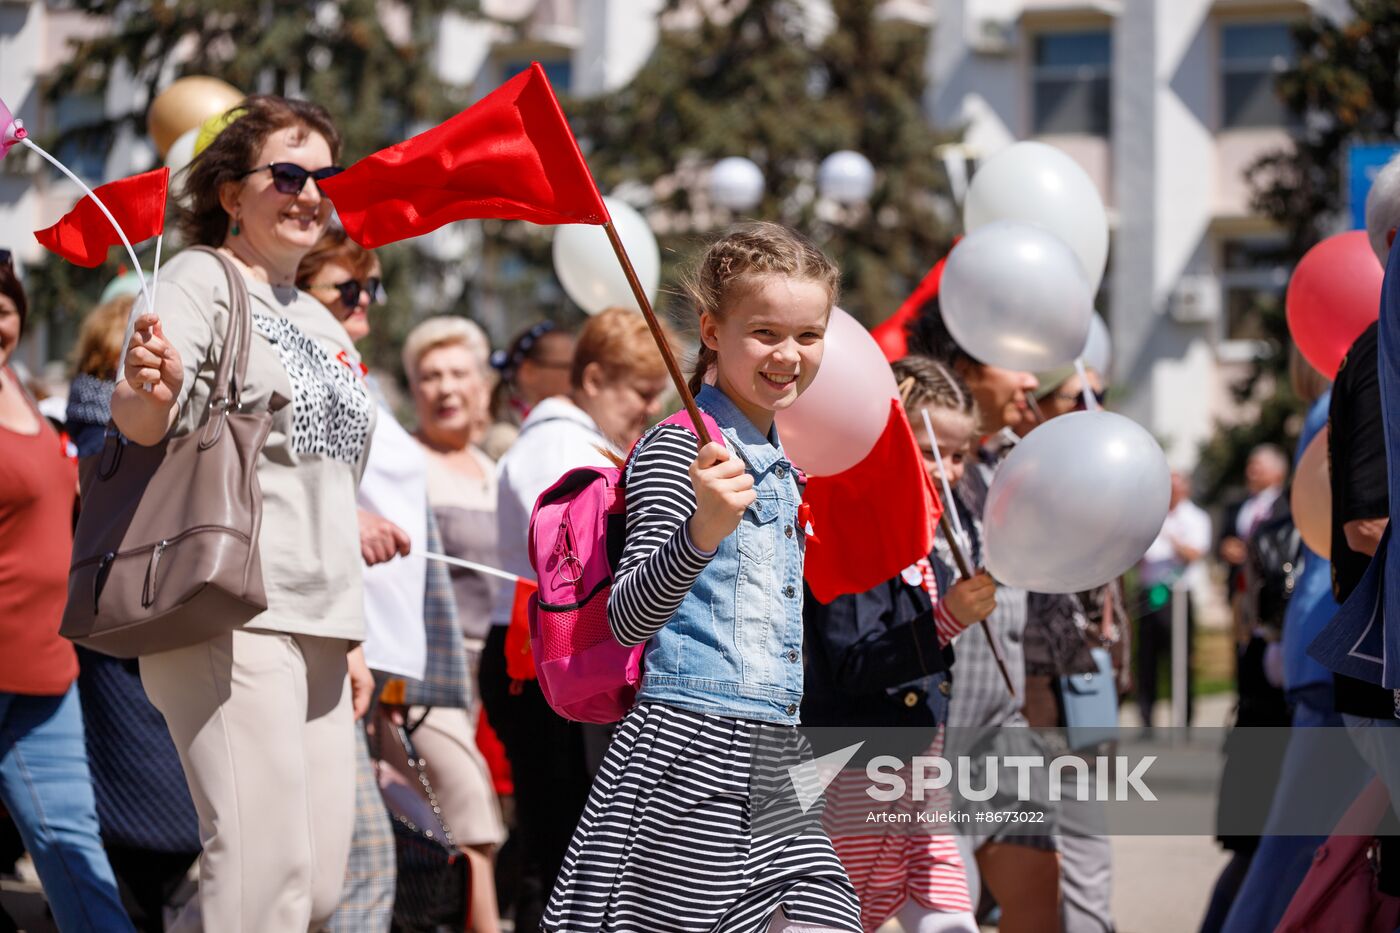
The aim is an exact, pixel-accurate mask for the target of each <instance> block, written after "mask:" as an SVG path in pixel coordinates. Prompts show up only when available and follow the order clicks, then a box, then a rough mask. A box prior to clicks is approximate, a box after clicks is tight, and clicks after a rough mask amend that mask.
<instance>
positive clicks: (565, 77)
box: [501, 58, 574, 94]
mask: <svg viewBox="0 0 1400 933" xmlns="http://www.w3.org/2000/svg"><path fill="white" fill-rule="evenodd" d="M529 67H530V59H525V60H523V61H507V62H503V63H502V64H501V83H502V84H504V83H505V82H507V81H509V80H510V79H511V78H513V77H515V76H516V75H518V74H520V72H522V71H524V70H526V69H527V68H529ZM540 67H542V68H544V76H545V77H546V78H548V79H549V83H550V84H551V85H553V86H554V92H555V93H556V94H568V93H569V92H570V90H572V88H573V83H574V63H573V62H572V61H570V60H569V59H567V58H565V59H562V60H555V61H541V62H540Z"/></svg>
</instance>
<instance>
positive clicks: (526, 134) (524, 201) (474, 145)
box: [320, 62, 609, 249]
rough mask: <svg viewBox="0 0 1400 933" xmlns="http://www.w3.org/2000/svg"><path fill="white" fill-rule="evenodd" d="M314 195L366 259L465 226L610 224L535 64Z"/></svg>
mask: <svg viewBox="0 0 1400 933" xmlns="http://www.w3.org/2000/svg"><path fill="white" fill-rule="evenodd" d="M320 186H321V190H322V191H323V192H324V193H325V194H326V196H327V197H329V198H330V199H331V200H332V201H333V202H335V208H336V211H337V212H338V213H339V214H340V222H341V223H342V224H343V225H344V226H345V232H346V233H348V234H350V237H351V239H353V240H354V241H355V242H356V243H359V244H360V245H361V246H363V247H365V248H367V249H372V248H374V247H376V246H383V245H384V244H386V243H393V242H395V241H397V240H402V239H405V238H407V237H413V236H419V235H420V234H424V233H428V232H430V231H432V230H436V229H437V228H438V227H441V226H442V225H443V224H446V223H451V222H452V221H454V220H467V219H470V218H482V217H493V218H498V219H501V220H528V221H530V222H532V223H537V224H602V223H606V222H607V221H608V219H609V218H608V209H607V208H606V207H604V206H603V198H602V195H600V194H599V193H598V187H597V185H595V184H594V183H593V176H592V175H591V174H590V173H589V171H588V165H587V163H585V162H584V161H583V154H582V153H581V152H579V148H578V142H577V141H576V140H575V139H574V134H573V133H572V132H571V131H570V129H569V124H568V122H567V121H566V120H565V119H564V112H563V111H562V110H560V109H559V101H558V100H557V99H556V98H555V96H554V90H553V88H551V87H550V86H549V79H548V78H546V77H545V75H544V69H543V68H541V67H540V65H539V62H536V63H534V64H533V65H531V66H530V68H529V69H528V70H527V71H523V72H521V73H520V74H519V75H516V76H515V77H514V78H511V79H510V80H509V81H507V82H506V83H505V84H502V85H501V86H500V87H498V88H497V89H496V90H494V91H492V92H491V93H490V94H488V95H486V96H485V97H484V98H482V99H481V100H480V101H479V102H477V103H476V104H474V105H472V106H471V107H468V108H467V109H466V110H463V111H462V112H461V113H459V114H457V116H455V117H453V118H452V119H450V120H448V121H447V122H446V123H443V124H441V125H439V126H436V127H434V128H433V129H431V130H428V131H427V132H426V133H420V134H419V135H417V136H415V137H413V138H412V139H407V140H404V141H403V142H401V143H399V144H398V145H395V146H390V147H389V148H388V149H381V150H379V151H378V152H376V153H374V154H373V155H370V156H366V157H365V158H363V159H361V160H360V161H358V162H356V163H355V164H354V165H352V166H350V168H348V169H346V170H345V171H344V172H341V173H340V174H339V175H336V176H335V177H333V178H327V179H326V180H325V181H324V182H321V183H320Z"/></svg>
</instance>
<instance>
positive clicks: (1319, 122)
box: [1202, 0, 1400, 493]
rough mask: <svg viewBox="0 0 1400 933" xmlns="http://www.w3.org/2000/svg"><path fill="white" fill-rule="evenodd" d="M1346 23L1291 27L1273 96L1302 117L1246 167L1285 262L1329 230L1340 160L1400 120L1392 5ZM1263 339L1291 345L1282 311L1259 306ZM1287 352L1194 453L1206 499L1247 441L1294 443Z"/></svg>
mask: <svg viewBox="0 0 1400 933" xmlns="http://www.w3.org/2000/svg"><path fill="white" fill-rule="evenodd" d="M1348 6H1349V8H1350V10H1349V12H1350V16H1349V18H1348V19H1347V20H1346V21H1344V22H1338V21H1334V20H1332V19H1330V18H1328V17H1326V16H1323V15H1322V14H1320V13H1319V14H1314V15H1312V16H1311V17H1309V18H1308V19H1306V20H1304V21H1302V22H1301V23H1299V24H1298V26H1297V27H1295V29H1294V41H1295V43H1296V47H1297V51H1298V55H1297V62H1296V63H1295V64H1294V66H1293V67H1292V68H1290V69H1289V70H1288V71H1286V72H1284V73H1282V74H1280V75H1279V78H1278V84H1277V88H1278V93H1279V95H1280V96H1281V97H1282V99H1283V100H1284V102H1285V103H1286V104H1287V105H1288V107H1289V109H1290V110H1292V111H1293V112H1294V113H1295V114H1297V115H1298V116H1299V117H1300V118H1302V127H1301V129H1300V130H1299V131H1298V133H1297V134H1296V138H1295V140H1294V142H1293V144H1292V145H1290V146H1288V147H1286V148H1283V149H1280V150H1279V151H1276V152H1271V153H1268V154H1266V155H1265V156H1263V157H1262V158H1261V159H1259V160H1258V161H1257V162H1256V163H1255V164H1254V165H1253V166H1251V167H1250V169H1249V179H1250V183H1251V186H1252V188H1253V192H1254V207H1255V209H1256V210H1258V211H1259V212H1261V213H1263V214H1264V215H1265V216H1267V217H1269V218H1271V219H1273V220H1274V221H1276V222H1277V223H1278V224H1279V225H1280V226H1281V227H1282V228H1283V230H1284V231H1285V234H1286V244H1285V247H1284V253H1285V258H1286V259H1287V260H1288V261H1290V262H1296V261H1297V260H1298V259H1299V258H1301V257H1302V255H1303V253H1305V252H1307V250H1308V249H1309V248H1310V247H1311V246H1313V244H1315V243H1317V242H1318V241H1319V240H1321V239H1322V238H1323V237H1324V236H1326V235H1327V234H1328V233H1331V232H1333V231H1334V230H1335V229H1336V223H1337V218H1338V214H1339V212H1340V211H1341V209H1342V208H1343V206H1344V205H1343V199H1344V192H1343V178H1342V170H1343V166H1342V163H1343V159H1344V157H1345V151H1346V147H1347V145H1348V144H1349V143H1353V142H1373V141H1388V140H1393V139H1395V138H1396V128H1397V123H1398V122H1400V71H1397V69H1396V62H1397V61H1400V4H1396V3H1395V2H1393V0H1349V4H1348ZM1261 312H1262V314H1261V317H1262V320H1263V323H1264V325H1265V326H1266V328H1267V332H1268V336H1269V339H1270V342H1271V343H1272V344H1273V345H1274V346H1275V347H1278V348H1284V347H1287V346H1288V345H1289V343H1290V339H1289V336H1288V325H1287V322H1286V321H1285V319H1284V313H1283V307H1282V305H1281V304H1280V305H1276V306H1269V307H1266V308H1261ZM1287 366H1288V361H1287V354H1286V353H1284V352H1275V353H1273V354H1272V355H1270V356H1267V357H1265V358H1263V359H1260V360H1258V361H1257V362H1256V363H1255V365H1254V366H1253V368H1252V371H1251V372H1250V374H1249V375H1248V376H1247V377H1246V378H1245V379H1244V380H1243V381H1241V383H1240V384H1239V385H1237V386H1235V387H1234V392H1235V394H1236V397H1237V398H1239V399H1241V400H1253V401H1254V402H1256V403H1257V404H1258V406H1259V414H1258V417H1256V418H1253V419H1250V420H1249V421H1247V422H1246V423H1243V424H1239V425H1234V426H1229V427H1222V428H1221V429H1220V430H1219V431H1218V432H1217V433H1216V436H1215V437H1214V438H1213V439H1212V440H1211V441H1210V443H1209V444H1208V445H1207V446H1206V448H1205V450H1204V451H1203V458H1202V468H1203V473H1204V478H1205V479H1206V481H1207V486H1208V489H1209V491H1210V492H1211V493H1218V492H1219V490H1220V489H1221V488H1222V487H1223V486H1224V485H1225V484H1226V483H1228V482H1231V481H1233V480H1235V479H1236V478H1237V477H1239V476H1240V475H1242V473H1243V470H1244V461H1245V459H1246V457H1247V456H1248V454H1249V450H1250V448H1251V447H1253V446H1254V444H1256V443H1259V442H1262V441H1278V440H1280V439H1287V440H1289V441H1290V442H1291V441H1292V440H1293V439H1294V438H1296V436H1297V431H1298V423H1299V420H1300V419H1299V418H1298V415H1299V413H1300V412H1301V409H1302V404H1301V403H1300V402H1299V401H1298V399H1297V398H1296V397H1295V396H1294V394H1293V392H1292V390H1291V388H1290V387H1289V384H1288V374H1287Z"/></svg>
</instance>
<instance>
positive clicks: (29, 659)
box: [0, 372, 78, 696]
mask: <svg viewBox="0 0 1400 933" xmlns="http://www.w3.org/2000/svg"><path fill="white" fill-rule="evenodd" d="M0 380H3V382H4V387H3V388H0V392H14V391H15V390H16V389H17V388H18V386H19V381H18V380H17V379H14V378H13V374H10V378H8V379H6V372H0ZM30 410H31V411H33V412H34V417H35V418H37V419H38V420H39V431H38V433H37V434H20V433H18V432H16V431H12V430H10V429H9V428H6V427H0V692H5V693H24V694H30V695H33V696H59V695H61V694H63V693H64V692H66V691H67V690H68V687H69V686H70V685H71V684H72V683H73V679H74V678H75V677H77V676H78V657H77V655H76V654H75V653H74V651H73V646H72V645H71V644H70V643H69V642H68V641H67V639H64V638H62V637H60V636H59V634H58V624H59V622H60V621H62V619H63V606H64V604H65V603H66V602H67V601H68V564H69V562H70V559H71V557H72V552H73V501H74V498H75V497H76V496H77V488H78V468H77V466H76V465H75V464H74V463H73V461H71V460H69V459H68V456H67V452H66V451H65V450H64V449H63V444H62V442H61V441H60V440H59V437H58V435H57V434H56V433H55V432H54V430H53V428H52V427H50V426H49V422H48V420H47V419H46V418H44V416H43V415H41V414H39V411H38V409H37V408H35V407H34V406H33V404H31V405H30Z"/></svg>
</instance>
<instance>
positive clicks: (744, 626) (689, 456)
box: [544, 224, 861, 933]
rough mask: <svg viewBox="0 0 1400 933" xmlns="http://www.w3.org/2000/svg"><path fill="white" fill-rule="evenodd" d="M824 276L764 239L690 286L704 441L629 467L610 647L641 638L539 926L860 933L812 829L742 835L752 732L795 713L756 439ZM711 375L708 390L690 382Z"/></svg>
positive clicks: (791, 569) (840, 873)
mask: <svg viewBox="0 0 1400 933" xmlns="http://www.w3.org/2000/svg"><path fill="white" fill-rule="evenodd" d="M838 286H839V273H838V272H837V269H836V267H835V266H834V265H833V264H832V263H831V261H830V260H829V259H827V258H826V257H825V256H824V255H822V253H821V252H820V251H819V250H818V249H817V248H816V247H814V246H813V245H812V244H811V243H809V242H808V241H807V240H805V239H803V238H802V237H800V236H799V235H797V234H795V233H793V232H791V231H789V230H786V229H785V228H783V227H779V226H776V225H773V224H754V225H751V226H745V227H742V228H739V229H737V230H736V231H734V232H732V233H730V234H728V235H726V236H724V237H723V238H721V239H720V240H718V241H717V242H715V243H714V244H713V245H712V246H711V247H710V248H709V250H708V251H707V252H706V253H705V254H704V256H703V258H702V259H701V261H700V264H699V267H698V269H697V270H696V272H695V273H694V274H693V276H692V278H691V281H690V283H689V287H688V291H689V293H690V296H691V298H692V299H693V300H694V302H695V305H696V307H697V309H698V311H699V315H700V340H701V343H702V344H703V347H702V349H701V352H700V357H699V360H698V362H697V366H696V370H695V375H694V377H693V379H692V381H691V388H692V390H693V391H695V395H696V402H697V403H698V405H699V406H700V408H701V409H702V410H703V411H704V412H705V413H706V414H708V415H709V416H710V417H711V418H713V420H714V422H715V423H716V424H717V425H718V427H719V428H720V432H721V434H722V436H716V437H714V438H713V443H710V444H707V445H706V446H705V447H704V448H703V449H701V450H700V451H699V454H698V455H697V453H696V439H695V435H694V434H692V433H691V432H690V431H688V430H687V429H686V428H685V427H683V426H679V425H663V426H662V427H659V428H657V429H655V430H654V431H653V432H652V433H650V434H649V435H647V436H645V437H644V438H643V439H642V441H641V442H640V443H639V444H638V446H637V448H636V449H635V450H634V452H633V455H632V457H631V459H630V462H629V464H628V470H627V481H626V499H627V539H626V545H625V547H624V550H623V554H622V559H621V562H620V564H619V567H618V573H617V577H616V580H615V582H614V586H613V590H612V595H611V598H610V599H609V602H608V617H609V618H608V621H609V624H610V625H611V627H612V630H613V634H614V635H615V636H616V637H617V639H618V640H619V641H620V642H622V643H623V644H625V645H636V644H641V643H643V642H645V643H646V654H645V659H644V664H643V676H642V683H641V688H640V691H639V693H638V697H637V703H636V705H635V706H634V707H633V708H632V710H631V711H630V712H629V713H628V714H627V716H626V717H624V719H623V720H622V722H621V723H619V724H618V727H617V733H616V735H615V737H614V739H613V742H612V746H611V747H610V748H609V750H608V754H607V757H606V759H605V760H604V762H603V766H602V768H601V769H600V771H599V773H598V777H597V780H596V781H595V783H594V785H593V790H592V793H591V794H590V796H589V800H588V804H587V806H586V808H585V809H584V813H583V817H582V818H581V819H580V821H579V825H578V829H577V831H576V832H575V834H574V838H573V842H572V843H571V844H570V846H569V852H568V856H567V857H566V859H565V861H564V868H563V870H562V871H561V872H560V875H559V880H558V882H557V884H556V886H555V889H554V895H553V897H552V898H551V899H550V903H549V908H548V910H547V911H546V915H545V923H544V929H546V930H549V931H564V930H568V931H589V933H597V931H638V933H651V931H655V930H673V931H691V930H694V931H697V933H698V931H726V933H729V931H732V933H761V931H763V930H782V931H794V933H795V931H799V930H800V931H826V930H848V931H852V933H856V931H859V930H860V929H861V926H860V909H859V903H858V901H857V898H856V896H855V891H854V890H853V889H852V888H851V884H850V882H849V881H848V880H847V878H846V874H845V871H844V870H843V869H842V867H841V863H840V862H839V861H838V860H837V858H836V855H835V852H834V851H833V849H832V847H831V842H830V840H829V839H828V838H827V837H826V835H825V834H824V833H823V832H822V831H821V829H820V827H819V826H812V827H810V828H805V829H802V830H800V831H797V832H791V833H768V834H762V835H760V834H759V833H758V832H757V831H755V829H754V826H753V821H754V817H755V814H756V812H757V810H758V805H759V801H758V800H757V799H756V798H755V794H754V792H753V789H752V781H753V778H754V776H755V771H756V768H755V765H754V762H753V760H752V758H753V755H752V753H753V751H754V747H755V739H756V736H757V734H758V732H759V727H760V726H766V727H767V731H766V732H765V736H767V735H769V734H771V733H772V730H775V729H776V730H780V733H779V734H781V735H785V736H790V735H791V733H792V732H793V731H795V730H793V729H792V727H794V726H796V724H797V712H798V704H799V703H800V702H801V700H802V559H803V550H804V546H805V536H804V533H803V529H802V527H801V524H802V523H800V522H799V521H798V519H797V510H798V505H799V503H800V492H799V488H798V484H797V479H796V477H795V475H794V470H793V467H792V464H791V463H790V462H789V461H788V459H787V456H786V454H785V453H784V452H783V446H782V443H781V441H780V440H779V437H778V432H777V430H776V428H775V427H774V415H775V414H776V413H777V412H779V411H782V410H783V409H785V408H787V407H788V406H790V405H791V404H792V403H793V402H794V401H795V400H796V399H797V397H798V395H800V394H801V393H802V391H803V390H805V389H806V388H807V386H809V385H810V384H811V382H812V379H813V378H814V377H815V376H816V373H817V367H818V366H819V365H820V364H821V358H822V347H823V338H824V335H825V333H826V326H827V321H828V318H829V316H830V314H831V308H832V305H833V304H834V302H835V300H836V294H837V289H838ZM711 372H713V379H714V384H713V385H708V384H704V379H705V378H706V375H707V374H708V373H711Z"/></svg>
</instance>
